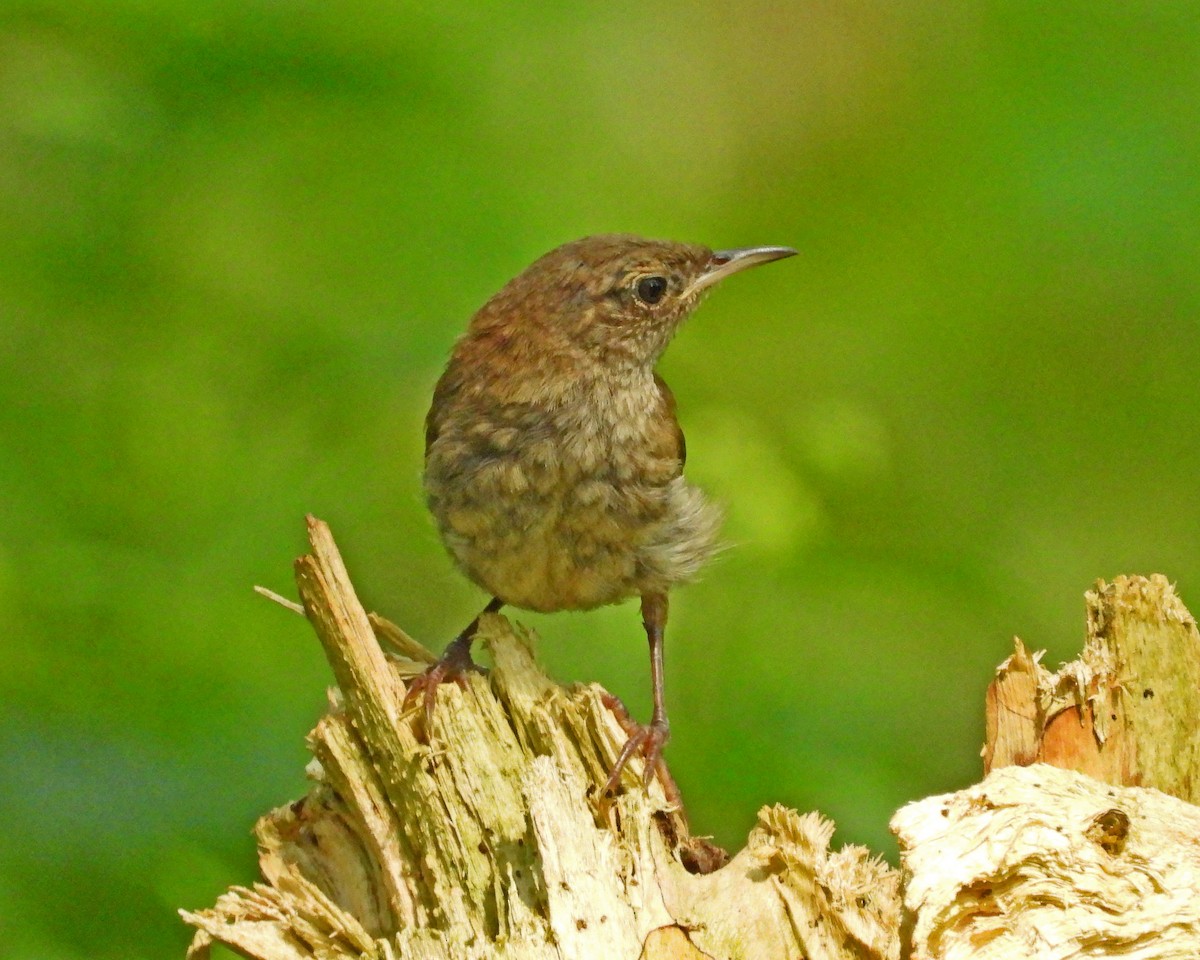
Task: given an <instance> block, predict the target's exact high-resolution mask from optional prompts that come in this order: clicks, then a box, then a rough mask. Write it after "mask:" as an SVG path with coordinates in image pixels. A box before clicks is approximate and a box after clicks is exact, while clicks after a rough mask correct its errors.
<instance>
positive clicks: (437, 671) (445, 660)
mask: <svg viewBox="0 0 1200 960" xmlns="http://www.w3.org/2000/svg"><path fill="white" fill-rule="evenodd" d="M471 639H472V638H471V637H468V636H465V635H463V636H458V637H456V638H455V639H454V640H451V641H450V643H449V644H448V645H447V647H446V649H445V650H444V651H443V652H442V655H441V656H440V657H439V658H438V661H437V663H435V664H433V665H432V666H431V667H430V668H429V669H428V670H426V671H425V672H424V673H422V674H419V675H418V676H415V677H413V678H412V679H411V680H410V681H409V682H408V689H407V690H406V691H405V693H404V702H403V704H401V710H402V711H405V712H407V711H408V710H409V709H410V708H412V707H413V706H414V705H415V704H416V703H417V701H418V700H419V699H420V700H422V701H423V710H422V717H423V721H424V722H423V724H422V727H421V729H420V731H419V733H420V737H421V739H422V740H424V741H425V742H426V743H428V742H429V737H430V735H431V734H432V732H433V708H434V705H435V704H436V703H437V688H438V687H440V686H441V685H442V684H443V683H456V684H458V686H459V687H461V688H462V689H463V690H465V689H466V688H467V677H468V676H469V675H470V674H472V673H482V674H486V673H487V671H486V670H484V669H483V667H481V666H479V664H477V663H476V662H475V661H474V660H472V659H471Z"/></svg>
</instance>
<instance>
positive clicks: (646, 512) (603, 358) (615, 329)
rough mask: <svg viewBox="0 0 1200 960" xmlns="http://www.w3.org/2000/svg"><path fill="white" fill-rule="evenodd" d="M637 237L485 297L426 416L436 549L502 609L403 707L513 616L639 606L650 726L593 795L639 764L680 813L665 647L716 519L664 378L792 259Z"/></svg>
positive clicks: (467, 633)
mask: <svg viewBox="0 0 1200 960" xmlns="http://www.w3.org/2000/svg"><path fill="white" fill-rule="evenodd" d="M795 253H796V251H795V250H794V249H792V248H791V247H781V246H761V247H745V248H739V249H730V250H715V251H714V250H711V249H709V248H708V247H705V246H700V245H694V244H686V243H676V242H669V241H661V240H649V239H644V238H641V237H637V236H632V235H628V234H602V235H596V236H589V237H585V238H583V239H579V240H575V241H572V242H570V243H566V244H563V245H562V246H560V247H557V248H556V249H554V250H551V251H550V252H549V253H546V254H545V255H544V256H542V257H540V258H539V259H537V260H536V261H534V262H533V263H532V264H531V265H530V266H529V267H528V268H527V269H525V270H524V271H523V272H522V273H520V274H519V275H517V276H516V277H515V278H513V279H512V280H510V281H509V282H508V283H507V284H506V285H505V286H504V287H503V288H502V289H501V290H500V291H499V292H498V293H496V294H495V295H494V296H493V297H492V298H491V299H490V300H488V301H487V302H486V303H485V304H484V305H483V307H482V308H480V309H479V311H478V312H477V313H476V314H475V315H474V317H473V318H472V319H471V321H470V323H469V325H468V327H467V330H466V333H465V334H464V335H463V336H462V337H461V338H460V339H459V340H458V341H457V343H456V344H455V346H454V347H453V350H452V352H451V355H450V359H449V362H448V363H447V365H446V368H445V371H444V373H443V374H442V375H441V378H440V379H439V380H438V382H437V385H436V387H435V388H434V392H433V401H432V404H431V405H430V408H429V413H428V416H427V417H426V420H425V471H424V489H425V495H426V500H427V503H428V506H429V509H430V511H431V513H432V515H433V518H434V521H435V523H436V526H437V530H438V533H439V534H440V536H441V540H442V542H443V544H444V545H445V547H446V549H447V551H448V552H449V554H450V556H451V558H452V559H453V561H454V562H455V564H456V565H457V566H458V567H459V569H460V570H461V571H462V572H463V573H464V574H465V575H466V576H467V577H468V578H469V579H470V580H471V581H473V582H474V583H475V584H477V585H478V586H479V587H481V588H482V589H483V590H484V591H486V592H487V593H488V594H490V595H491V597H492V599H491V600H490V601H489V602H488V604H487V605H486V606H485V607H484V609H483V610H482V611H481V613H480V615H479V616H477V617H476V618H475V619H474V620H472V621H471V623H470V624H469V625H468V626H467V627H466V629H464V630H463V631H462V633H460V634H459V635H458V636H457V637H455V638H454V639H453V640H452V641H451V642H450V643H449V645H448V646H447V647H446V649H445V652H444V653H443V654H442V656H441V657H440V658H439V659H438V660H437V661H436V663H434V664H433V665H432V666H431V667H430V668H429V669H428V670H427V671H426V672H425V673H424V674H422V675H419V676H417V677H415V678H414V679H413V680H412V681H411V682H410V684H409V687H408V690H407V692H406V695H405V707H408V706H410V705H414V704H415V703H416V702H417V701H419V700H422V699H423V701H424V703H423V705H424V724H425V732H426V735H428V732H429V731H430V730H431V729H432V719H433V711H434V703H435V696H436V690H437V688H438V686H439V685H440V684H441V683H443V682H446V681H455V682H457V683H459V684H460V685H461V684H462V683H463V682H464V678H465V677H466V676H467V675H468V674H470V673H471V672H473V671H478V670H479V668H478V667H477V666H476V665H475V663H474V661H473V660H472V659H471V653H470V648H471V643H472V640H473V638H474V635H475V633H476V631H477V630H478V627H479V622H480V619H481V618H482V617H483V616H484V614H488V613H495V612H497V611H498V610H500V609H501V608H502V607H504V606H511V607H516V608H521V609H527V610H534V611H539V612H556V611H562V610H591V609H594V608H596V607H600V606H603V605H606V604H613V603H619V602H621V601H624V600H628V599H632V598H638V599H639V600H640V603H641V615H642V624H643V627H644V629H645V633H646V638H647V641H648V643H649V648H650V675H651V686H652V691H653V713H652V716H651V719H650V722H649V723H648V724H640V723H636V722H634V721H632V720H631V719H630V717H629V714H628V712H627V711H626V710H625V708H624V706H623V704H621V702H620V700H619V699H618V698H616V697H614V696H609V697H608V698H606V700H605V703H606V704H607V705H608V706H609V707H610V709H612V710H613V711H614V713H615V714H616V716H617V719H618V720H619V722H620V724H621V726H622V727H623V729H624V730H625V732H626V735H627V739H626V741H625V743H624V746H623V747H622V749H621V751H620V753H619V754H618V756H617V759H616V761H615V763H614V765H613V767H612V771H611V773H610V774H609V777H608V780H607V782H606V783H605V784H604V786H603V788H602V790H601V792H600V795H601V797H607V796H608V795H610V794H612V793H615V792H616V790H617V789H618V787H619V785H620V781H621V777H622V773H623V771H624V769H625V767H626V765H627V763H628V762H629V760H630V759H631V758H632V757H633V756H635V755H640V756H641V757H642V759H643V778H644V782H645V784H646V785H649V783H650V782H651V780H652V779H653V778H654V776H655V774H657V775H658V777H659V779H660V780H661V782H662V783H663V785H664V787H665V788H666V792H667V795H668V797H669V798H670V799H673V800H677V799H678V796H679V793H678V789H677V788H676V787H675V784H674V781H673V780H672V779H671V777H670V774H669V772H668V770H667V767H666V765H665V763H664V762H663V759H662V753H663V748H664V747H665V746H666V744H667V741H668V739H669V738H670V724H669V721H668V718H667V709H666V704H665V698H664V678H663V674H664V668H663V645H664V634H665V630H666V624H667V612H668V595H669V593H670V591H671V590H672V588H674V587H675V586H677V585H679V584H683V583H687V582H689V581H692V580H694V579H695V578H696V576H697V574H698V573H699V572H700V569H701V567H702V566H703V565H704V564H705V562H706V561H707V560H708V559H709V558H710V557H712V556H713V554H714V553H715V552H717V551H718V550H719V549H720V547H721V542H720V537H719V528H720V525H721V520H722V512H721V510H720V509H719V508H718V507H717V506H716V505H715V504H713V503H712V502H711V501H709V500H708V499H707V498H706V496H705V494H704V493H703V492H702V491H701V490H700V489H699V488H698V487H696V486H694V485H692V484H691V483H689V482H688V481H687V480H686V479H685V477H684V465H685V462H686V460H687V450H686V444H685V441H684V435H683V430H682V429H681V427H680V424H679V420H678V418H677V416H676V404H675V397H674V395H673V394H672V392H671V389H670V388H669V387H668V386H667V384H666V382H665V381H664V380H663V379H662V377H661V376H660V375H659V374H658V373H657V372H656V370H655V366H656V364H657V362H658V360H659V358H660V357H661V356H662V354H663V351H664V350H665V349H666V347H667V345H668V343H669V342H670V341H671V339H672V337H673V336H674V335H675V333H676V331H677V330H678V329H679V327H680V326H681V325H682V324H683V322H684V321H685V320H686V319H687V318H688V317H689V316H690V315H691V313H692V312H693V311H694V310H695V309H696V307H697V306H698V305H699V304H700V302H701V300H702V299H703V298H704V297H705V295H706V294H707V293H709V292H710V291H711V290H712V289H713V288H714V287H715V286H716V285H717V284H718V283H720V282H721V281H722V280H725V279H726V278H727V277H729V276H731V275H733V274H735V273H740V272H741V271H743V270H746V269H748V268H750V267H754V266H758V265H760V264H765V263H770V262H772V261H775V260H780V259H783V258H785V257H790V256H793V255H795Z"/></svg>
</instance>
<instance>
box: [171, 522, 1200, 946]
mask: <svg viewBox="0 0 1200 960" xmlns="http://www.w3.org/2000/svg"><path fill="white" fill-rule="evenodd" d="M309 540H310V543H311V546H312V552H311V554H310V555H308V556H305V557H301V558H300V560H298V561H297V564H296V574H297V582H298V583H299V587H300V595H301V598H302V599H303V602H304V611H305V613H306V615H307V617H308V619H309V621H310V622H311V624H312V625H313V627H314V629H315V630H316V633H317V635H318V637H319V638H320V641H321V643H322V645H323V647H324V649H325V653H326V655H327V657H328V659H329V662H330V665H331V666H332V668H333V674H334V677H335V679H336V681H337V688H336V689H335V690H334V691H332V692H331V696H330V711H329V713H328V714H327V715H326V716H325V717H323V718H322V719H321V720H320V722H319V723H318V724H317V726H316V728H315V729H314V730H313V731H312V733H311V734H310V736H309V744H310V746H311V749H312V752H313V756H314V760H313V762H312V764H310V768H309V772H310V775H311V776H312V779H313V780H314V785H313V787H312V789H311V790H310V791H309V793H308V795H307V796H306V797H304V798H303V799H301V800H298V801H296V802H295V803H293V804H290V805H288V806H285V807H280V808H279V809H277V810H275V811H273V812H271V813H269V814H268V815H267V816H265V817H263V818H262V819H261V820H260V821H259V823H258V826H257V830H256V832H257V837H258V844H259V865H260V870H261V872H262V882H260V883H256V884H254V885H253V886H252V887H234V888H232V889H231V890H229V892H227V893H226V894H224V895H223V896H222V897H220V898H219V899H218V901H217V903H216V904H215V906H213V907H212V908H210V909H207V910H200V911H196V912H183V913H182V915H183V917H184V919H185V920H186V921H187V922H188V923H190V924H192V925H193V926H194V927H196V928H197V929H196V933H195V936H194V939H193V941H192V946H191V949H190V951H189V957H190V958H192V960H203V958H205V957H207V955H208V953H209V948H210V947H211V946H212V945H213V944H214V943H219V944H223V945H225V946H227V947H230V948H232V949H233V950H235V951H236V952H237V953H239V954H241V955H242V956H244V957H249V958H252V960H348V958H373V960H408V958H413V960H475V958H478V960H482V958H499V960H530V958H536V960H666V958H674V960H734V958H736V960H801V958H807V960H898V958H899V957H901V956H903V957H905V958H906V960H968V958H970V960H1083V958H1091V960H1095V958H1100V957H1114V958H1115V957H1121V958H1125V960H1167V958H1179V960H1184V958H1186V960H1195V958H1197V957H1200V809H1198V808H1197V807H1195V806H1193V805H1192V804H1193V803H1194V802H1195V800H1196V794H1197V791H1198V789H1200V786H1198V784H1200V738H1198V737H1197V720H1198V718H1200V636H1198V635H1197V632H1196V626H1195V623H1194V622H1193V620H1192V618H1191V615H1190V614H1189V613H1188V612H1187V610H1186V609H1185V608H1184V607H1183V604H1182V603H1181V602H1180V601H1179V599H1178V597H1176V596H1175V594H1174V592H1173V590H1172V589H1171V587H1170V585H1169V584H1168V583H1167V581H1166V580H1165V579H1164V578H1162V577H1152V578H1150V579H1143V578H1139V577H1119V578H1117V579H1116V580H1114V581H1113V583H1111V584H1106V583H1103V582H1101V583H1099V584H1098V585H1097V587H1096V588H1095V590H1093V591H1092V592H1090V593H1089V594H1088V595H1087V609H1088V639H1087V644H1086V646H1085V649H1084V652H1083V655H1082V656H1081V658H1080V659H1079V660H1078V661H1077V662H1075V663H1073V664H1068V665H1066V666H1064V667H1063V668H1062V669H1061V670H1059V671H1058V673H1053V674H1052V673H1050V672H1049V671H1048V670H1046V669H1045V668H1044V667H1042V666H1041V664H1040V663H1039V662H1038V657H1037V656H1035V655H1031V654H1030V653H1029V651H1027V650H1026V649H1025V647H1024V646H1023V645H1022V644H1021V643H1020V641H1017V647H1016V652H1015V653H1014V654H1013V655H1012V656H1011V657H1010V658H1009V659H1008V660H1006V661H1005V662H1004V663H1003V664H1002V665H1001V667H1000V668H999V670H998V672H997V677H996V680H995V681H994V682H993V684H992V687H991V689H990V690H989V692H988V700H987V729H988V741H987V745H986V747H985V749H984V756H985V764H986V768H987V770H988V771H990V772H989V773H988V775H987V776H986V778H985V779H984V780H983V782H982V783H980V784H978V785H976V786H973V787H969V788H967V789H965V790H962V791H960V792H958V793H953V794H947V795H946V796H941V797H932V798H930V799H928V800H922V801H919V802H916V803H912V804H909V805H908V806H906V807H905V808H903V809H902V810H901V811H900V812H899V813H897V814H896V816H895V817H894V818H893V821H892V829H893V831H894V832H895V833H896V835H897V837H898V838H899V841H900V853H901V871H899V872H898V871H895V870H892V869H891V868H889V867H888V866H887V865H886V864H884V863H882V862H881V861H880V860H879V859H877V858H873V857H871V856H870V855H869V854H868V853H867V851H865V850H863V849H861V848H858V847H845V848H843V849H841V850H839V851H831V849H830V838H831V836H832V833H833V824H832V823H830V822H829V821H828V820H826V819H824V818H822V817H821V816H820V815H818V814H815V813H810V814H805V815H800V814H797V813H796V812H795V811H792V810H787V809H785V808H783V807H778V806H776V807H765V808H763V810H761V811H760V812H759V817H758V823H757V825H756V826H755V827H754V829H753V830H752V831H751V833H750V836H749V838H748V840H747V843H746V846H745V848H744V849H742V850H741V851H740V852H739V853H737V854H736V855H735V856H734V857H733V858H732V859H730V860H729V861H728V862H725V859H724V857H723V856H722V855H721V854H720V853H719V852H718V851H717V850H716V849H715V848H713V847H712V846H711V845H710V844H706V843H705V842H704V841H703V840H699V839H697V838H694V837H691V836H690V835H689V833H688V830H687V825H686V822H685V821H684V819H683V817H682V815H681V814H680V812H679V811H676V810H672V809H670V808H669V806H668V804H667V802H666V799H665V797H664V796H663V793H662V790H661V789H660V788H659V786H658V785H657V784H652V785H651V787H650V789H649V790H648V791H646V790H643V789H642V788H641V786H640V774H641V770H640V769H631V770H630V771H629V773H628V775H627V777H626V781H627V782H626V788H625V790H624V791H623V792H622V793H621V795H620V796H619V797H617V798H616V800H615V802H614V803H613V804H612V805H611V806H609V807H608V808H607V809H605V810H601V809H600V808H599V807H598V805H597V803H596V798H595V791H596V789H597V787H598V785H599V784H602V783H603V782H604V780H605V778H606V776H607V773H608V770H609V769H610V768H611V766H612V763H613V761H614V759H615V757H616V755H617V752H618V750H619V749H620V746H621V744H622V743H623V741H624V739H625V734H624V732H623V730H622V729H621V726H620V724H619V723H618V721H617V719H616V718H615V717H614V716H613V715H612V713H611V712H610V711H609V710H608V709H607V708H606V707H605V694H604V691H603V690H601V689H600V688H599V687H597V686H594V685H592V686H584V687H573V688H569V689H568V688H564V687H561V686H559V685H557V684H555V683H554V682H553V681H551V680H550V679H549V678H548V677H546V675H545V674H544V673H542V672H541V670H539V669H538V667H537V664H536V663H535V662H534V659H533V655H532V653H531V650H530V638H529V637H528V636H527V635H526V634H525V633H524V632H523V631H521V630H514V628H513V627H512V626H511V625H510V624H509V622H508V621H507V620H506V619H505V618H503V617H501V616H498V615H490V616H487V617H485V618H484V619H483V620H482V622H481V626H480V631H479V639H480V640H481V642H482V643H484V644H485V645H487V647H488V648H489V649H490V651H491V654H492V659H493V661H494V664H495V666H494V668H493V670H492V672H491V675H490V676H489V677H487V678H484V677H480V676H475V677H472V678H471V679H470V681H469V682H468V683H467V684H466V687H465V689H460V688H458V687H456V686H455V685H454V684H446V685H444V686H443V687H442V688H441V689H439V691H438V709H437V712H436V715H435V719H434V724H433V731H432V744H426V743H424V742H423V741H422V740H421V739H420V738H418V736H417V735H416V733H415V730H414V723H413V720H414V718H412V717H409V716H405V715H403V713H402V703H403V699H404V691H405V682H406V680H407V679H409V678H411V677H412V676H414V675H415V674H416V673H419V672H420V671H421V670H423V669H424V668H425V667H426V666H427V665H428V664H429V663H430V662H431V661H432V660H433V659H434V658H433V655H432V654H430V653H429V651H427V650H425V649H424V648H423V647H422V646H421V645H420V644H418V643H416V642H415V641H414V640H412V638H410V637H408V636H407V635H406V634H405V633H404V632H403V631H401V630H400V629H399V628H397V627H395V626H394V625H392V624H390V623H388V622H387V621H385V620H382V619H381V618H378V617H375V616H368V615H367V614H366V613H365V612H364V610H363V608H362V606H361V605H360V604H359V602H358V600H357V598H356V597H355V595H354V591H353V588H352V587H351V584H350V580H349V577H348V575H347V573H346V569H345V567H344V566H343V564H342V560H341V557H340V556H339V555H338V552H337V549H336V547H335V546H334V543H333V539H332V537H331V536H330V533H329V530H328V528H327V527H326V526H325V525H324V524H323V523H321V522H320V521H317V520H312V519H310V521H309ZM381 641H383V642H384V643H385V644H386V646H387V647H388V648H389V650H390V651H391V653H390V654H388V655H385V654H384V652H383V650H382V649H381V647H380V642H381ZM847 683H848V684H850V683H852V678H848V679H847ZM631 766H632V767H634V768H637V767H638V764H636V763H634V764H631ZM1153 788H1157V789H1153ZM1160 791H1161V792H1160ZM901 884H902V887H901Z"/></svg>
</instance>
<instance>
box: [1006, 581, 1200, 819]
mask: <svg viewBox="0 0 1200 960" xmlns="http://www.w3.org/2000/svg"><path fill="white" fill-rule="evenodd" d="M1086 600H1087V617H1088V637H1087V643H1086V644H1085V646H1084V649H1083V653H1082V655H1081V656H1080V657H1079V659H1078V660H1076V661H1074V662H1072V663H1069V664H1066V665H1065V666H1063V667H1062V668H1061V669H1060V670H1058V671H1057V672H1056V673H1051V672H1050V671H1049V670H1047V669H1046V668H1045V667H1043V666H1042V665H1041V664H1040V663H1039V662H1038V661H1039V656H1035V655H1032V654H1030V652H1029V651H1028V650H1027V649H1026V648H1025V646H1024V644H1022V643H1021V641H1020V640H1017V641H1015V644H1016V651H1015V652H1014V653H1013V655H1012V656H1011V657H1009V658H1008V660H1006V661H1005V662H1004V663H1003V664H1001V666H1000V668H999V669H998V670H997V674H996V678H995V679H994V680H993V681H992V684H991V686H990V687H989V689H988V698H987V743H986V745H985V747H984V768H985V770H994V769H997V768H999V767H1003V766H1007V765H1009V764H1018V765H1023V764H1029V763H1034V762H1038V761H1041V762H1045V763H1050V764H1053V765H1054V766H1057V767H1063V768H1064V769H1068V770H1077V771H1079V772H1080V773H1086V774H1088V775H1089V776H1092V777H1095V778H1096V779H1098V780H1103V781H1104V782H1106V783H1113V784H1124V785H1131V786H1132V785H1141V786H1148V787H1157V788H1158V789H1160V790H1162V791H1164V792H1166V793H1169V794H1171V795H1173V796H1176V797H1179V798H1180V799H1183V800H1187V801H1189V802H1190V803H1195V802H1196V801H1197V800H1198V799H1200V737H1198V736H1197V722H1198V720H1200V634H1198V633H1197V631H1196V622H1195V620H1194V619H1193V618H1192V615H1191V614H1190V613H1189V612H1188V610H1187V608H1186V607H1184V605H1183V603H1182V601H1181V600H1180V599H1179V597H1178V596H1177V595H1176V594H1175V591H1174V589H1173V588H1172V587H1171V584H1170V583H1169V582H1168V580H1167V579H1166V577H1162V576H1153V577H1149V578H1146V577H1117V578H1116V579H1115V580H1113V582H1112V583H1111V584H1109V583H1105V582H1104V581H1103V580H1101V581H1099V582H1098V583H1097V584H1096V587H1095V588H1094V589H1093V590H1091V591H1089V592H1088V594H1087V597H1086Z"/></svg>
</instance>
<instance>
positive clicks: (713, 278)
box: [684, 247, 796, 296]
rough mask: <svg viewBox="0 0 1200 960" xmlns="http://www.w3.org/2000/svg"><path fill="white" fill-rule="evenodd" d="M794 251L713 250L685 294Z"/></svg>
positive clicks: (766, 248)
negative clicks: (702, 271)
mask: <svg viewBox="0 0 1200 960" xmlns="http://www.w3.org/2000/svg"><path fill="white" fill-rule="evenodd" d="M795 255H796V251H795V250H793V249H792V248H791V247H742V248H741V249H739V250H714V251H713V255H712V259H711V260H710V261H709V262H708V269H707V270H705V271H704V273H702V274H700V276H699V277H697V278H696V280H695V281H694V282H693V283H692V285H691V286H690V287H689V288H688V289H687V291H686V293H685V294H684V295H685V296H691V295H693V294H697V293H699V292H700V291H701V290H707V289H708V288H709V287H711V286H712V285H713V284H714V283H720V282H721V281H722V280H724V279H725V278H726V277H728V276H729V275H730V274H734V273H738V272H739V271H741V270H746V269H748V268H750V267H757V266H758V265H759V264H762V263H770V262H771V261H772V260H782V259H783V258H784V257H794V256H795Z"/></svg>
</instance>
